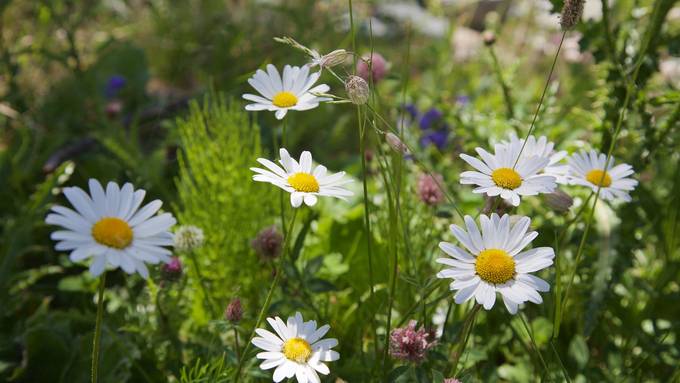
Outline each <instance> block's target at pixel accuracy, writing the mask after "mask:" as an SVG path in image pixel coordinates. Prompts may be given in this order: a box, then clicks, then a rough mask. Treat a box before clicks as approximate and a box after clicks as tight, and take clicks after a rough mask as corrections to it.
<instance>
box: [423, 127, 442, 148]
mask: <svg viewBox="0 0 680 383" xmlns="http://www.w3.org/2000/svg"><path fill="white" fill-rule="evenodd" d="M447 128H448V127H447ZM448 138H449V132H448V129H442V130H435V131H432V132H430V133H427V134H425V135H424V136H423V137H422V138H421V139H420V145H421V146H423V147H427V146H428V145H434V146H436V147H437V149H439V150H442V149H444V147H445V146H446V143H447V142H448Z"/></svg>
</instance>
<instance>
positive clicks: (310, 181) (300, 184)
mask: <svg viewBox="0 0 680 383" xmlns="http://www.w3.org/2000/svg"><path fill="white" fill-rule="evenodd" d="M288 184H289V185H290V186H292V187H293V189H295V190H297V191H299V192H305V193H316V192H318V191H319V182H318V181H317V180H316V178H314V176H313V175H311V174H309V173H295V174H293V175H292V176H290V177H288Z"/></svg>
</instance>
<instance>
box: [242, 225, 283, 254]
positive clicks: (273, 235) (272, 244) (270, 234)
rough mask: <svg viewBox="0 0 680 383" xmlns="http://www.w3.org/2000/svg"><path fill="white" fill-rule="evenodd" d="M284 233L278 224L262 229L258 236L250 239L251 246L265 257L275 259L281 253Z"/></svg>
mask: <svg viewBox="0 0 680 383" xmlns="http://www.w3.org/2000/svg"><path fill="white" fill-rule="evenodd" d="M282 244H283V235H282V234H281V233H279V231H278V230H277V228H276V225H272V226H270V227H267V228H265V229H262V230H261V231H260V232H259V233H257V236H256V237H255V238H254V239H253V240H252V241H250V246H251V247H252V248H253V250H255V252H256V253H257V254H258V255H259V256H260V257H262V258H264V259H274V258H276V257H278V256H279V255H281V248H282Z"/></svg>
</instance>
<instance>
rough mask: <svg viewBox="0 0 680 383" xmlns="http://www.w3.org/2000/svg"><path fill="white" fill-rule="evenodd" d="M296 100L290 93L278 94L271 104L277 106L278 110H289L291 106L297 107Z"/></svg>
mask: <svg viewBox="0 0 680 383" xmlns="http://www.w3.org/2000/svg"><path fill="white" fill-rule="evenodd" d="M297 102H298V99H297V96H295V95H294V94H293V93H291V92H285V91H284V92H279V93H277V94H276V95H275V96H274V98H273V99H272V104H274V105H276V106H278V107H279V108H290V107H291V106H295V105H297Z"/></svg>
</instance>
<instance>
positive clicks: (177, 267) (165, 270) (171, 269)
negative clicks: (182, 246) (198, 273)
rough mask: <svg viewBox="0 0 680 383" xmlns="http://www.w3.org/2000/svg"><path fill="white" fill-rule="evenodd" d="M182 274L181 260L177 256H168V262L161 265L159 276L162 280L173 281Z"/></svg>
mask: <svg viewBox="0 0 680 383" xmlns="http://www.w3.org/2000/svg"><path fill="white" fill-rule="evenodd" d="M181 276H182V262H181V261H180V260H179V258H178V257H172V258H170V262H168V263H164V264H163V265H162V266H161V277H162V278H163V280H164V281H168V282H175V281H177V280H179V278H180V277H181Z"/></svg>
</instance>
